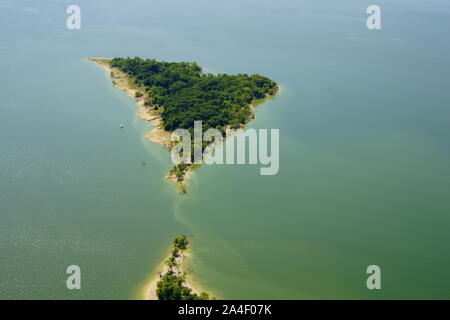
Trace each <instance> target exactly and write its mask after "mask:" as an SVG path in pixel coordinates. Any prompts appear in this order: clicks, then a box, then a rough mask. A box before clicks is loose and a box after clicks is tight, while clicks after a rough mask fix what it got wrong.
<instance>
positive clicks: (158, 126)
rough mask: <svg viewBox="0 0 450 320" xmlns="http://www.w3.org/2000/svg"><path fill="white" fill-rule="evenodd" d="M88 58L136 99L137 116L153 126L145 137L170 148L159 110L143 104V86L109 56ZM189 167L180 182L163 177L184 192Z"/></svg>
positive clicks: (117, 85) (144, 98)
mask: <svg viewBox="0 0 450 320" xmlns="http://www.w3.org/2000/svg"><path fill="white" fill-rule="evenodd" d="M88 60H89V61H93V62H95V63H97V64H98V65H100V66H101V67H103V68H104V69H105V70H106V71H107V72H108V74H109V76H110V77H111V79H112V81H113V84H114V86H115V87H116V88H118V89H121V90H123V91H125V92H126V93H127V95H128V96H129V97H131V98H133V99H134V100H135V101H136V104H137V105H138V106H139V110H138V111H137V116H138V117H139V118H141V119H142V120H145V121H149V122H150V123H151V124H152V126H153V127H154V128H153V129H152V130H150V131H149V132H148V133H147V135H146V138H147V139H148V140H150V141H152V142H156V143H159V144H160V145H162V146H163V147H165V148H166V149H167V150H170V148H171V140H170V138H171V135H172V132H170V131H166V130H164V128H163V123H162V118H161V111H160V110H154V108H153V107H152V106H146V105H145V100H146V99H147V98H148V95H146V94H145V88H144V87H142V86H139V85H137V84H136V83H135V82H134V81H133V80H132V79H131V78H130V77H129V76H128V75H127V74H126V73H124V72H122V71H121V70H119V69H117V68H112V67H111V66H110V65H109V62H110V61H111V59H110V58H88ZM138 91H139V92H142V93H144V94H143V95H142V96H140V97H136V92H138ZM191 169H192V168H188V169H187V171H186V174H185V176H184V178H183V181H181V182H179V181H178V180H177V178H176V176H174V175H171V174H170V173H169V174H167V175H166V177H165V178H166V179H168V180H170V181H173V182H174V183H175V184H176V185H177V186H178V187H179V189H180V191H181V193H186V190H187V185H188V181H189V177H191V174H190V171H191Z"/></svg>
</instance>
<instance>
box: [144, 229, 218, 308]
mask: <svg viewBox="0 0 450 320" xmlns="http://www.w3.org/2000/svg"><path fill="white" fill-rule="evenodd" d="M188 246H189V241H188V239H187V237H186V236H184V235H183V236H179V237H176V238H175V239H174V240H173V243H172V247H171V251H170V255H169V257H168V258H167V259H166V260H165V262H164V267H163V269H162V271H160V272H159V273H158V275H157V277H155V278H153V279H152V280H151V282H150V284H149V285H148V287H146V289H145V290H146V293H145V297H144V298H145V299H148V300H210V296H209V294H208V293H206V292H204V291H201V292H200V290H198V289H196V288H194V287H193V286H192V285H191V284H190V283H188V282H187V281H186V272H185V271H184V269H183V262H184V259H185V257H186V255H185V251H186V250H187V249H188ZM212 299H214V298H212Z"/></svg>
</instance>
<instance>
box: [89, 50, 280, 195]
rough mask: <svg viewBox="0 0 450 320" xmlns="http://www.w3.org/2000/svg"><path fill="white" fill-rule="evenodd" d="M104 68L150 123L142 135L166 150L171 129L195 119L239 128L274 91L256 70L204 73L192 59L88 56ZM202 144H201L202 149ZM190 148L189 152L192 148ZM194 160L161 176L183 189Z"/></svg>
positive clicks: (189, 126) (189, 124)
mask: <svg viewBox="0 0 450 320" xmlns="http://www.w3.org/2000/svg"><path fill="white" fill-rule="evenodd" d="M88 60H89V61H93V62H96V63H97V64H99V65H100V66H102V67H103V68H105V69H106V70H107V71H108V72H109V75H110V77H111V79H112V82H113V85H114V86H115V87H117V88H119V89H122V90H124V91H125V92H126V93H127V94H128V96H130V97H131V98H133V99H135V101H136V104H137V105H138V106H139V111H138V112H137V115H138V116H139V117H140V118H141V119H143V120H146V121H149V122H151V124H152V125H153V127H154V129H152V130H150V131H149V132H148V133H147V135H146V137H147V139H149V140H150V141H153V142H156V143H159V144H161V145H162V146H163V147H164V148H166V149H167V150H168V151H169V152H170V151H171V149H172V147H173V142H172V141H171V135H172V131H173V130H175V129H178V128H184V129H188V130H189V131H192V130H193V124H194V121H195V120H202V121H203V122H204V126H203V130H204V131H206V130H207V129H208V128H216V129H218V130H220V131H222V132H223V133H225V131H226V130H227V129H235V130H236V129H240V128H243V127H244V126H245V124H247V123H248V122H249V121H251V120H252V119H254V118H255V111H256V110H255V106H256V105H257V104H259V103H261V102H263V101H264V100H266V99H267V98H269V97H273V96H275V95H276V94H277V93H279V92H280V87H279V86H278V84H277V83H275V82H274V81H272V80H270V79H269V78H266V77H263V76H260V75H251V76H249V75H246V74H238V75H235V76H231V75H226V74H219V75H212V74H210V73H208V74H204V73H203V72H202V69H201V68H200V66H198V65H197V63H195V62H193V63H188V62H173V63H169V62H158V61H156V60H152V59H147V60H143V59H141V58H138V57H136V58H88ZM205 147H206V146H202V150H203V149H204V148H205ZM192 154H193V153H192ZM199 166H200V165H199V164H193V163H192V164H187V163H180V164H177V165H174V166H173V167H172V169H171V170H170V171H169V173H168V174H167V176H166V177H165V178H166V179H168V180H171V181H173V182H174V183H175V184H176V185H177V187H178V188H179V190H180V192H181V193H183V194H184V193H187V184H188V180H189V177H190V176H191V173H192V170H193V169H195V168H197V167H199Z"/></svg>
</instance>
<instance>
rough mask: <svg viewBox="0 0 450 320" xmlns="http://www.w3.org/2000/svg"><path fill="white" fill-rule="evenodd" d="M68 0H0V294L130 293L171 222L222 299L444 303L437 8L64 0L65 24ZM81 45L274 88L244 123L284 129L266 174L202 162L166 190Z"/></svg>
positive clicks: (138, 125)
mask: <svg viewBox="0 0 450 320" xmlns="http://www.w3.org/2000/svg"><path fill="white" fill-rule="evenodd" d="M69 4H72V3H71V2H69V1H56V0H54V1H53V0H52V1H50V0H47V1H46V2H45V4H36V3H34V2H33V1H7V0H5V1H2V3H1V4H0V30H1V36H0V48H1V50H0V58H1V59H0V67H1V69H0V70H1V72H0V80H1V84H2V85H1V86H0V96H1V104H0V114H1V117H0V248H1V250H0V261H1V263H0V298H47V299H52V298H73V299H77V298H86V299H93V298H100V299H108V298H119V299H132V298H137V297H139V293H140V290H141V288H142V286H143V285H144V284H145V282H146V281H147V280H148V278H149V277H150V276H151V275H152V274H153V272H154V268H155V267H156V266H157V264H158V263H159V262H160V261H161V259H162V258H163V257H164V253H165V251H166V249H167V246H168V244H169V243H170V240H171V238H173V237H174V236H175V235H178V234H181V233H186V234H188V235H191V239H192V241H193V249H192V257H191V258H190V259H189V261H188V263H189V267H190V268H191V269H192V270H193V273H192V275H191V277H192V278H193V280H194V281H196V282H198V284H199V285H200V286H202V287H204V288H207V289H208V290H209V291H211V292H212V293H213V294H214V295H216V296H217V297H220V298H274V299H283V298H286V299H304V298H306V299H308V298H312V299H315V298H450V295H449V292H450V291H449V287H450V274H449V273H448V270H449V269H450V255H449V249H450V234H449V232H448V229H449V224H450V215H449V213H450V197H449V196H448V190H450V179H449V178H450V144H449V141H450V140H449V138H450V129H449V126H448V119H449V116H450V108H449V106H450V92H449V91H448V90H447V88H448V87H449V80H448V72H449V71H450V59H449V57H448V52H449V49H450V48H449V47H450V41H449V40H450V39H449V38H450V32H449V31H450V22H449V19H448V17H449V14H450V5H449V4H448V3H447V1H444V0H432V1H427V2H426V3H424V2H421V1H406V0H402V1H396V2H395V3H392V2H391V1H384V0H379V1H377V4H378V5H380V7H381V9H382V26H383V29H382V30H379V31H369V30H367V28H366V26H365V18H366V14H365V11H366V8H367V6H368V5H370V4H373V1H361V0H345V1H335V0H323V1H317V0H314V1H313V0H309V1H287V0H281V1H265V0H264V1H256V0H252V1H237V0H233V1H227V2H226V3H223V2H221V1H211V0H208V1H206V0H201V1H200V0H195V1H194V0H192V1H181V0H177V1H163V0H160V1H154V0H151V1H144V0H139V1H128V2H124V1H118V0H114V1H108V2H106V1H96V2H92V1H77V3H76V4H78V5H79V6H80V7H81V14H82V29H81V30H76V31H69V30H67V29H66V28H65V20H66V17H67V14H66V13H65V9H66V7H67V6H68V5H69ZM92 56H93V57H112V56H141V57H149V58H156V59H160V60H167V61H197V62H198V63H199V64H200V65H202V66H204V67H205V68H207V69H208V70H209V71H212V72H220V73H231V74H232V73H243V72H246V73H260V74H263V75H265V76H268V77H270V78H272V79H274V80H275V81H277V82H279V83H280V84H281V85H282V87H283V91H282V94H281V95H280V96H278V97H277V98H275V99H272V100H270V101H268V102H266V103H264V104H262V105H260V106H259V107H258V112H257V117H256V120H255V121H253V122H252V123H251V124H250V127H253V128H279V129H280V135H281V136H280V172H279V174H278V175H275V176H260V175H259V167H258V166H253V165H248V166H209V167H206V166H205V167H202V168H200V169H199V170H196V171H195V173H194V176H193V178H192V181H191V184H190V187H189V194H188V195H187V196H181V195H179V194H178V193H177V192H176V190H175V188H174V187H173V186H172V185H171V184H170V183H169V182H167V181H165V180H164V175H165V174H166V172H167V171H168V169H169V168H170V166H171V165H170V158H169V154H168V153H167V152H166V151H164V150H163V149H162V148H161V147H160V146H159V145H157V144H154V143H151V142H148V141H146V140H145V133H146V132H147V131H148V130H149V129H150V125H149V124H147V123H145V122H144V121H142V120H139V119H138V118H137V117H136V115H135V112H136V107H135V104H134V101H133V100H132V99H130V98H128V97H127V96H126V94H125V93H123V92H121V91H120V90H117V89H114V88H113V87H112V85H111V81H110V79H109V78H108V76H107V74H106V73H105V72H104V71H103V70H102V69H101V68H99V67H98V66H96V65H95V64H93V63H90V62H88V61H86V60H85V59H84V58H86V57H92ZM122 123H123V124H124V125H125V129H124V130H119V129H118V126H119V124H122ZM143 162H147V165H143ZM70 264H77V265H79V266H80V267H81V270H82V290H80V291H69V290H67V289H66V287H65V280H66V277H67V275H66V274H65V269H66V267H67V266H68V265H70ZM371 264H377V265H379V266H380V267H381V270H382V290H380V291H376V292H374V291H369V290H367V288H366V286H365V283H366V277H367V275H366V273H365V270H366V268H367V266H368V265H371Z"/></svg>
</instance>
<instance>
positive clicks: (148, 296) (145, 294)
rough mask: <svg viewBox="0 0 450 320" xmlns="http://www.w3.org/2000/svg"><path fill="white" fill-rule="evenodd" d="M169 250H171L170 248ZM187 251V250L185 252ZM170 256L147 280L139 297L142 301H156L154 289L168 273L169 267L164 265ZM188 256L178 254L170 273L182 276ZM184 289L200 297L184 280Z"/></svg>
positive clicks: (192, 286) (193, 287)
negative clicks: (188, 289)
mask: <svg viewBox="0 0 450 320" xmlns="http://www.w3.org/2000/svg"><path fill="white" fill-rule="evenodd" d="M170 249H173V247H171V248H170ZM186 251H188V250H186ZM170 256H171V254H170V253H169V254H168V255H167V257H166V259H164V260H163V262H162V263H160V265H159V266H158V268H157V269H156V270H158V271H156V274H155V275H154V276H153V277H152V278H151V279H150V280H149V282H148V283H147V284H146V285H145V286H144V288H143V290H142V293H141V297H142V299H144V300H158V296H157V295H156V287H157V285H158V281H159V280H160V279H161V278H162V277H163V276H164V275H165V274H166V273H167V272H169V271H170V267H169V266H168V265H167V264H166V263H165V261H167V259H169V258H170ZM187 256H189V253H186V252H183V253H181V254H180V256H179V257H178V258H177V259H176V260H177V267H175V268H173V269H172V271H173V272H174V273H175V274H177V275H182V274H184V273H185V270H184V267H183V264H184V262H185V259H186V257H187ZM183 285H184V286H185V287H186V288H190V289H191V290H192V292H194V293H195V294H197V295H200V292H202V290H200V289H199V288H197V287H195V286H194V285H192V283H190V282H189V281H188V280H186V281H185V282H184V284H183Z"/></svg>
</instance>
